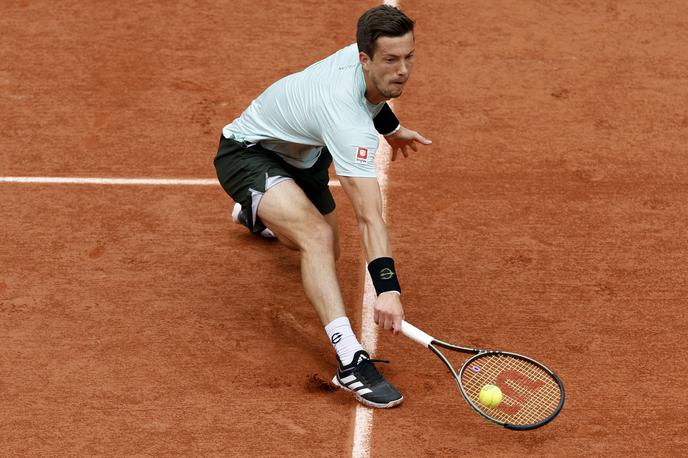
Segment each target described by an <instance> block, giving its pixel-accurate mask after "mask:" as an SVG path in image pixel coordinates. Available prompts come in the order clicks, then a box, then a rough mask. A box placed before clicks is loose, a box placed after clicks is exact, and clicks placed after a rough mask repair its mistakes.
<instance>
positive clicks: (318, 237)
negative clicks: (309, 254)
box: [299, 220, 339, 258]
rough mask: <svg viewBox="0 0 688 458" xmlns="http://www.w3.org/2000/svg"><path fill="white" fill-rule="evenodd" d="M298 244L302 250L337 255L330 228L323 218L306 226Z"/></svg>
mask: <svg viewBox="0 0 688 458" xmlns="http://www.w3.org/2000/svg"><path fill="white" fill-rule="evenodd" d="M299 246H300V248H301V250H302V251H319V252H331V253H332V254H334V256H335V258H336V257H338V255H339V253H338V251H339V250H338V245H337V244H335V236H334V233H333V231H332V228H331V227H330V225H329V224H327V222H325V221H324V220H323V221H321V222H319V223H317V224H313V225H310V226H309V227H308V230H307V231H306V232H305V233H304V234H303V237H302V240H301V243H299Z"/></svg>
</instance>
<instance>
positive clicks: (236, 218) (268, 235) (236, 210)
mask: <svg viewBox="0 0 688 458" xmlns="http://www.w3.org/2000/svg"><path fill="white" fill-rule="evenodd" d="M240 213H241V204H238V203H237V204H234V208H233V209H232V221H233V222H234V223H235V224H241V221H239V214H240ZM241 225H242V226H243V224H241ZM260 235H262V236H263V237H265V238H268V239H274V238H276V237H275V233H274V232H272V231H271V230H270V229H268V228H267V227H266V228H265V229H263V231H262V232H261V233H260Z"/></svg>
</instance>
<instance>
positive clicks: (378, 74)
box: [359, 32, 415, 103]
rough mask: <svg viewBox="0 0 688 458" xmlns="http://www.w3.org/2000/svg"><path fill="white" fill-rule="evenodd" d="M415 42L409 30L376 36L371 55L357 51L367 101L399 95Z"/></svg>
mask: <svg viewBox="0 0 688 458" xmlns="http://www.w3.org/2000/svg"><path fill="white" fill-rule="evenodd" d="M414 46H415V41H414V37H413V32H409V33H407V34H406V35H403V36H401V37H380V38H378V39H377V41H376V47H375V52H374V55H373V58H372V59H371V58H370V57H369V56H368V55H367V54H366V53H364V52H361V53H360V54H359V57H360V61H361V65H362V67H363V70H364V72H365V75H366V97H367V98H368V100H369V101H370V102H372V103H380V102H382V101H383V100H389V99H393V98H395V97H399V96H400V95H401V93H402V92H403V91H404V85H405V84H406V81H408V79H409V76H411V69H412V68H413V51H414ZM371 86H372V87H371Z"/></svg>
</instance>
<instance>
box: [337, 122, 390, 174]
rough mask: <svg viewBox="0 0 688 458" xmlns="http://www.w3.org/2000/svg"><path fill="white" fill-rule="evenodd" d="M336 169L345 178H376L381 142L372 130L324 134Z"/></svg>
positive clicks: (340, 131)
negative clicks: (376, 163)
mask: <svg viewBox="0 0 688 458" xmlns="http://www.w3.org/2000/svg"><path fill="white" fill-rule="evenodd" d="M324 141H325V146H327V149H328V150H329V151H330V154H332V161H333V162H334V169H335V172H336V173H337V175H339V176H343V177H360V178H375V177H376V176H377V175H376V173H375V153H376V152H377V148H378V145H379V142H380V139H379V137H378V135H377V133H376V132H375V131H374V130H372V129H333V130H329V131H326V132H325V133H324Z"/></svg>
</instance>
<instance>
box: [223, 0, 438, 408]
mask: <svg viewBox="0 0 688 458" xmlns="http://www.w3.org/2000/svg"><path fill="white" fill-rule="evenodd" d="M413 25H414V22H413V21H412V20H411V19H410V18H408V17H407V16H406V15H405V14H404V13H403V12H401V11H400V10H399V9H397V8H394V7H392V6H387V5H382V6H378V7H376V8H372V9H371V10H369V11H367V12H366V13H364V14H363V15H362V16H361V17H360V19H359V21H358V26H357V32H356V41H357V45H358V46H356V44H354V45H351V46H347V47H346V48H344V49H341V50H339V51H338V52H336V53H334V54H332V55H331V56H329V57H327V58H325V59H324V60H322V61H320V62H317V63H315V64H313V65H311V66H310V67H308V68H306V69H305V70H303V71H302V72H299V73H295V74H292V75H289V76H287V77H285V78H283V79H281V80H279V81H277V82H276V83H274V84H273V85H271V86H270V87H269V88H268V89H266V90H265V92H263V93H262V94H261V95H260V96H259V97H258V98H257V99H255V100H254V101H253V102H252V103H251V105H250V106H249V107H248V108H247V109H246V110H245V111H244V112H243V113H242V114H241V116H240V117H239V118H237V119H235V120H234V121H233V122H232V123H231V124H228V125H227V126H225V127H224V129H223V135H222V137H221V139H220V146H219V150H218V154H217V157H216V158H215V167H216V169H217V175H218V178H219V180H220V182H221V184H222V186H223V188H224V189H225V191H227V193H228V194H229V195H230V196H231V197H232V198H233V199H234V201H235V202H236V205H235V208H234V212H233V217H234V220H235V222H240V223H242V224H244V225H245V226H246V227H248V228H249V230H251V231H252V232H253V233H262V234H263V235H266V236H276V237H277V239H278V240H279V241H280V242H282V243H283V244H285V245H286V246H288V247H290V248H292V249H295V250H298V251H299V252H300V261H301V277H302V282H303V287H304V289H305V292H306V296H307V297H308V299H309V300H310V302H311V303H312V304H313V306H314V307H315V309H316V311H317V313H318V315H319V317H320V319H321V321H322V323H323V325H324V326H325V331H326V333H327V335H328V337H329V339H330V342H331V343H332V345H333V346H334V349H335V352H336V354H337V359H338V361H339V368H338V369H337V373H336V375H335V377H334V378H333V383H335V384H336V385H338V386H340V387H342V388H345V389H347V390H350V391H352V392H353V393H354V395H355V396H356V398H357V399H358V400H359V401H361V402H362V403H364V404H366V405H369V406H372V407H379V408H388V407H393V406H396V405H398V404H400V403H401V402H402V401H403V396H402V395H401V394H400V393H399V392H398V391H397V390H396V389H395V388H394V387H393V386H392V385H391V384H389V383H388V382H387V381H386V380H385V379H384V377H382V375H381V374H380V373H379V372H378V370H377V368H376V367H375V365H374V363H375V362H379V361H375V360H371V359H370V357H369V355H368V353H366V352H365V350H364V349H363V348H362V347H361V344H360V343H359V341H358V340H357V338H356V336H355V335H354V333H353V331H352V329H351V325H350V324H349V320H348V318H347V317H346V312H345V310H344V304H343V300H342V295H341V292H340V288H339V284H338V281H337V276H336V270H335V260H336V259H337V258H338V257H339V243H338V230H337V218H336V212H335V203H334V199H333V198H332V194H331V193H330V191H329V189H328V181H329V177H328V167H329V165H330V164H331V163H332V161H333V160H334V167H335V171H336V173H337V175H338V176H339V181H340V183H341V185H342V188H343V189H344V191H345V193H346V194H347V196H348V198H349V200H350V201H351V203H352V205H353V208H354V211H355V213H356V217H357V219H358V225H359V229H360V233H361V236H362V239H363V246H364V251H365V256H366V259H367V261H368V270H369V272H370V275H371V278H372V280H373V284H374V286H375V289H376V292H377V294H378V296H377V300H376V302H375V306H374V317H375V323H376V324H377V325H378V326H380V327H381V328H383V329H386V330H390V331H393V332H395V333H396V332H398V331H399V330H400V328H401V321H402V319H403V316H404V312H403V307H402V304H401V300H400V292H401V288H400V286H399V282H398V280H397V275H396V271H395V268H394V260H393V259H392V252H391V247H390V243H389V237H388V234H387V229H386V226H385V222H384V221H383V219H382V196H381V193H380V187H379V185H378V181H377V178H376V174H375V165H374V163H373V159H374V157H375V152H376V151H377V148H378V141H379V136H378V132H379V133H381V134H384V135H385V138H386V140H387V142H388V143H389V144H390V145H391V147H392V149H393V156H392V160H394V159H395V158H396V154H397V152H399V151H401V152H402V153H403V154H404V156H407V148H411V149H413V150H414V151H417V146H416V143H421V144H430V141H429V140H427V139H425V138H424V137H422V136H421V135H420V134H418V133H417V132H414V131H412V130H409V129H407V128H405V127H403V126H401V125H400V124H399V122H398V120H397V118H396V117H395V116H394V114H393V113H392V111H391V109H390V108H389V106H388V105H387V104H386V103H385V102H386V101H387V100H390V99H392V98H395V97H399V96H400V95H401V94H402V92H403V90H404V86H405V84H406V82H407V80H408V78H409V76H410V74H411V69H412V67H413V52H414V34H413Z"/></svg>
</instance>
